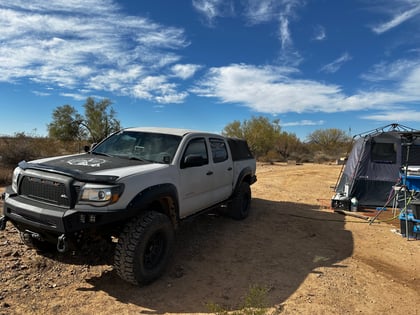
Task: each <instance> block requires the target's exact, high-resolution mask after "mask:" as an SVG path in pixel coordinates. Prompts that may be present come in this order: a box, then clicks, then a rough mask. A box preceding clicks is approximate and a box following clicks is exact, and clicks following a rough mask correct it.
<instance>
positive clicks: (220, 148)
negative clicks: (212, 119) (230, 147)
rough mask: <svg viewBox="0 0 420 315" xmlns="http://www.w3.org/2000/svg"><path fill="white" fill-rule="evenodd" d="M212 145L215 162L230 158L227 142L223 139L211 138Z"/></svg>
mask: <svg viewBox="0 0 420 315" xmlns="http://www.w3.org/2000/svg"><path fill="white" fill-rule="evenodd" d="M210 147H211V154H212V158H213V162H214V163H220V162H223V161H226V160H227V159H228V153H227V149H226V144H225V142H224V141H223V140H221V139H216V138H210Z"/></svg>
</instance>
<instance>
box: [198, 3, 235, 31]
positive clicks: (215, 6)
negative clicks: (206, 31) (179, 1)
mask: <svg viewBox="0 0 420 315" xmlns="http://www.w3.org/2000/svg"><path fill="white" fill-rule="evenodd" d="M192 4H193V7H194V9H195V10H197V12H199V13H200V14H201V15H202V16H204V18H205V19H206V23H207V24H208V25H210V26H212V25H213V23H214V20H215V19H216V18H218V17H225V16H231V15H233V14H234V7H233V2H232V1H230V0H193V1H192Z"/></svg>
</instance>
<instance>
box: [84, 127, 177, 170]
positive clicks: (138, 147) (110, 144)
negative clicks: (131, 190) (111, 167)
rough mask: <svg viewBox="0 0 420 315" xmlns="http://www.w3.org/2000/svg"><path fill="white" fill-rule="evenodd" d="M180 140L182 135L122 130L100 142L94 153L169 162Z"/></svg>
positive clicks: (153, 161)
mask: <svg viewBox="0 0 420 315" xmlns="http://www.w3.org/2000/svg"><path fill="white" fill-rule="evenodd" d="M180 142H181V137H180V136H175V135H168V134H160V133H149V132H136V131H121V132H118V133H115V134H113V135H112V136H110V137H109V138H107V139H105V140H104V141H103V142H101V143H100V144H98V145H97V146H96V147H95V148H94V149H93V150H92V153H93V154H101V155H110V156H117V157H121V158H127V159H136V160H140V161H143V160H144V161H149V162H152V163H165V164H169V163H171V162H172V160H173V158H174V155H175V152H176V150H177V148H178V145H179V143H180Z"/></svg>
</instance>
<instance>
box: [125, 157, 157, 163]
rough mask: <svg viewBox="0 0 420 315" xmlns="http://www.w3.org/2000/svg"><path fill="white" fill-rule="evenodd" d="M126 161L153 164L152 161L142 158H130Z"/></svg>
mask: <svg viewBox="0 0 420 315" xmlns="http://www.w3.org/2000/svg"><path fill="white" fill-rule="evenodd" d="M128 159H129V160H136V161H141V162H149V163H152V162H153V161H150V160H146V159H143V158H141V157H137V156H130V157H129V158H128Z"/></svg>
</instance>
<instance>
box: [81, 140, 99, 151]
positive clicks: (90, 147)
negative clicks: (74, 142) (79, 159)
mask: <svg viewBox="0 0 420 315" xmlns="http://www.w3.org/2000/svg"><path fill="white" fill-rule="evenodd" d="M96 145H97V143H96V142H94V143H92V144H91V145H85V146H84V147H83V150H84V151H85V152H86V153H88V152H90V151H92V150H93V148H94V147H95V146H96Z"/></svg>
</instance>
